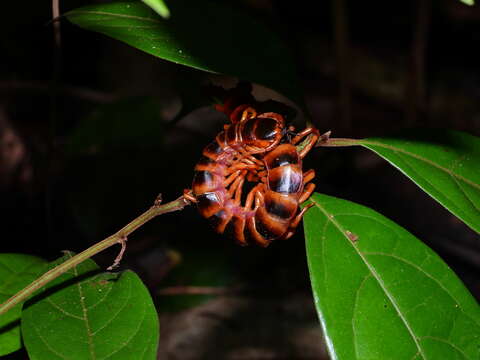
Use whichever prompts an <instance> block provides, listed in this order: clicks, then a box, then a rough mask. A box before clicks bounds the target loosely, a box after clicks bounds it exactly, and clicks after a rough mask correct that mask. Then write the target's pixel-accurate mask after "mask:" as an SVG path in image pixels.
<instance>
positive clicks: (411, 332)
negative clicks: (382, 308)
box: [311, 199, 426, 359]
mask: <svg viewBox="0 0 480 360" xmlns="http://www.w3.org/2000/svg"><path fill="white" fill-rule="evenodd" d="M311 201H312V202H313V203H314V204H315V205H316V206H317V207H318V208H319V209H320V211H321V212H323V213H324V214H325V216H326V217H327V219H329V220H330V221H331V222H332V223H333V224H334V225H335V227H337V229H338V230H339V231H340V232H341V233H342V234H343V235H344V237H345V239H346V240H347V242H348V243H349V244H350V246H352V248H353V249H354V250H355V251H356V252H357V254H358V256H359V257H360V259H362V261H363V263H364V264H365V266H366V267H367V268H368V270H369V271H370V273H371V274H372V276H373V277H374V278H375V280H376V281H377V283H378V284H379V286H380V288H381V289H382V290H383V292H384V293H385V295H386V296H387V298H388V300H389V301H390V303H391V304H392V306H393V308H394V309H395V311H396V312H397V314H398V317H399V318H400V319H401V321H402V322H403V325H404V326H405V328H406V329H407V331H408V332H409V334H410V337H411V338H412V340H413V342H414V343H415V346H416V347H417V349H418V351H419V352H420V354H421V355H422V357H423V358H424V359H426V356H425V354H424V352H423V349H422V347H421V346H420V343H419V342H418V338H417V337H416V336H415V334H414V332H413V329H412V328H411V326H410V323H409V322H408V321H407V319H406V318H405V317H404V315H403V313H402V312H401V311H400V307H399V305H398V304H397V302H396V301H395V298H394V297H393V295H392V294H390V292H389V291H388V288H387V287H386V285H385V283H384V282H383V280H382V279H381V277H380V276H379V274H378V273H377V272H376V270H375V268H374V267H373V266H372V265H371V264H370V263H369V262H368V261H367V259H366V258H365V257H364V255H363V254H362V252H361V251H360V250H359V249H358V248H357V247H356V246H355V245H354V244H353V243H352V241H351V240H350V239H349V238H348V236H347V235H346V234H345V230H344V229H343V227H342V226H341V225H340V224H339V223H338V222H337V221H336V220H335V218H334V217H330V214H329V213H328V212H327V210H326V209H324V208H323V207H322V206H321V205H320V204H319V203H317V202H316V201H315V200H313V199H311Z"/></svg>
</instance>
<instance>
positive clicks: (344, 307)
mask: <svg viewBox="0 0 480 360" xmlns="http://www.w3.org/2000/svg"><path fill="white" fill-rule="evenodd" d="M311 201H312V202H313V203H314V207H313V208H312V209H310V210H309V211H308V212H307V214H306V215H305V220H304V227H305V236H306V248H307V256H308V266H309V269H310V277H311V282H312V289H313V293H314V298H315V305H316V308H317V311H318V315H319V318H320V321H321V324H322V327H323V330H324V333H325V337H326V342H327V345H328V348H329V351H330V354H331V356H332V359H346V360H355V359H368V360H377V359H378V360H385V359H388V360H396V359H398V360H405V359H412V360H419V359H429V360H439V359H449V360H450V359H471V360H474V359H478V356H479V354H480V307H479V306H478V304H477V303H476V301H475V299H474V298H473V297H472V296H471V294H470V293H469V292H468V290H467V289H466V288H465V287H464V285H463V284H462V282H461V281H460V280H459V279H458V278H457V276H456V275H455V274H454V273H453V272H452V270H451V269H450V268H449V267H448V266H447V265H446V264H445V263H444V262H443V261H442V260H441V259H440V258H439V257H438V255H436V254H435V253H434V252H433V251H432V250H431V249H429V248H428V247H427V246H425V245H424V244H423V243H422V242H421V241H419V240H418V239H416V238H415V237H414V236H413V235H411V234H410V233H408V232H407V231H406V230H404V229H403V228H401V227H400V226H398V225H396V224H395V223H393V222H392V221H390V220H388V219H387V218H385V217H384V216H382V215H380V214H378V213H376V212H375V211H373V210H371V209H368V208H366V207H363V206H360V205H358V204H354V203H351V202H349V201H345V200H341V199H337V198H333V197H330V196H326V195H320V194H314V196H312V198H311Z"/></svg>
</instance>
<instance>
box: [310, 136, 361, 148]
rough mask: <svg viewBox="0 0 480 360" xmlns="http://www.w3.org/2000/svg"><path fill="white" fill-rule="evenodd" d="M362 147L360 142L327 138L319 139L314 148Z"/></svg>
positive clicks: (357, 140)
mask: <svg viewBox="0 0 480 360" xmlns="http://www.w3.org/2000/svg"><path fill="white" fill-rule="evenodd" d="M359 145H362V140H359V139H348V138H327V139H326V140H323V141H322V139H320V141H319V142H318V143H317V145H315V147H343V146H359Z"/></svg>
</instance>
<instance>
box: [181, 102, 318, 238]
mask: <svg viewBox="0 0 480 360" xmlns="http://www.w3.org/2000/svg"><path fill="white" fill-rule="evenodd" d="M225 112H226V113H227V114H230V120H231V122H232V124H231V125H225V127H224V131H222V132H220V133H219V134H218V135H217V136H216V138H215V140H214V141H213V142H212V143H210V144H209V145H207V146H206V147H205V148H204V150H203V153H202V157H201V158H200V160H199V162H198V163H197V165H196V166H195V175H194V178H193V183H192V189H191V190H190V189H187V190H185V191H184V196H185V198H186V199H187V200H190V201H192V202H195V203H196V204H197V207H198V210H199V212H200V214H201V215H202V216H203V217H204V218H206V219H208V220H209V221H210V222H211V224H212V225H213V227H214V229H215V231H216V232H218V233H221V234H222V233H224V234H227V235H229V236H231V237H233V238H234V239H235V240H236V241H237V242H238V243H239V244H240V245H247V244H248V243H251V242H255V243H257V244H258V245H261V246H267V245H268V244H269V243H270V242H271V241H273V240H276V239H287V238H289V237H291V236H292V235H293V234H294V231H295V228H296V227H297V226H298V224H299V222H300V220H301V218H302V216H303V215H304V214H305V211H306V210H308V208H309V206H307V207H305V208H304V209H303V210H301V211H300V212H299V211H298V209H299V204H301V203H302V202H304V201H306V200H307V199H308V198H309V197H310V195H311V193H312V192H313V189H314V188H315V185H314V184H313V183H310V181H311V180H312V179H313V178H314V176H315V173H314V171H313V170H309V171H307V172H306V173H305V174H304V173H303V172H302V159H303V158H304V157H305V155H306V154H307V153H308V152H309V151H310V150H311V149H312V148H313V146H314V145H315V143H316V142H317V140H318V137H319V133H318V130H316V129H315V128H307V129H305V130H304V131H302V132H301V133H299V134H297V135H296V136H295V137H294V138H293V139H291V140H290V135H291V133H292V132H293V130H294V128H293V127H289V128H287V127H286V125H285V119H284V117H283V116H282V115H280V114H278V113H274V112H266V113H261V114H258V115H257V112H256V110H255V109H254V108H253V107H252V106H250V105H240V106H237V107H236V108H234V109H233V110H232V109H231V108H230V109H228V110H226V111H225ZM308 135H311V137H310V139H309V140H308V142H307V144H306V145H305V146H304V147H303V149H302V150H301V151H300V152H298V151H297V149H296V148H295V145H296V144H298V143H299V142H300V141H301V140H302V139H304V138H305V137H306V136H308ZM245 180H247V181H250V182H257V184H256V185H255V186H254V187H253V188H252V189H251V190H250V191H249V193H248V195H247V196H246V199H245V205H244V206H242V204H241V202H242V192H243V186H244V183H245Z"/></svg>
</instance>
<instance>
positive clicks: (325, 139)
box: [315, 130, 332, 147]
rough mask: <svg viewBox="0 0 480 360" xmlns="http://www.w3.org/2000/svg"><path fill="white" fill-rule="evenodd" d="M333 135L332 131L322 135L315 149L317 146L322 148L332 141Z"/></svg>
mask: <svg viewBox="0 0 480 360" xmlns="http://www.w3.org/2000/svg"><path fill="white" fill-rule="evenodd" d="M331 134H332V131H331V130H329V131H327V132H326V133H324V134H322V135H320V138H319V139H318V141H317V144H316V145H315V147H317V146H322V145H324V144H326V143H327V142H328V140H330V135H331Z"/></svg>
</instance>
